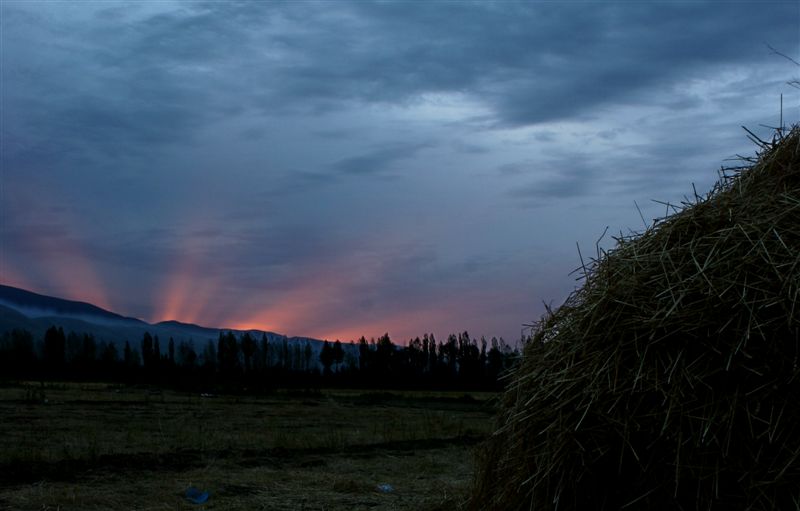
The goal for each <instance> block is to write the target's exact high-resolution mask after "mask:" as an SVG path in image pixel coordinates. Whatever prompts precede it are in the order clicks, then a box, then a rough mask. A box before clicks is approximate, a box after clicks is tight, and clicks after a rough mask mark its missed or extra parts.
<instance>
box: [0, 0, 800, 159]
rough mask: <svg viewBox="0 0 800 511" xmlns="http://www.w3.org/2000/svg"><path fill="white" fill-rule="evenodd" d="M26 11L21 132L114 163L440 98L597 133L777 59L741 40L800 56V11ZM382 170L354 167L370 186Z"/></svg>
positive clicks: (17, 19)
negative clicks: (598, 124) (637, 111)
mask: <svg viewBox="0 0 800 511" xmlns="http://www.w3.org/2000/svg"><path fill="white" fill-rule="evenodd" d="M16 5H17V4H10V3H9V5H8V6H7V7H6V8H5V9H4V15H5V16H6V18H7V21H6V30H5V33H6V35H4V43H5V50H4V53H3V59H4V65H5V73H6V75H5V85H6V92H5V93H4V94H5V95H6V98H7V102H6V110H7V112H6V115H7V118H8V119H10V120H12V121H17V120H19V121H20V123H21V124H22V125H24V126H25V127H24V128H22V129H23V130H26V131H27V133H28V134H29V135H30V136H31V137H34V138H47V139H50V140H56V141H58V142H57V143H58V144H59V145H63V146H66V147H67V148H69V149H72V150H75V151H80V152H82V153H85V152H95V151H97V152H104V153H106V154H107V155H120V154H122V155H124V154H129V153H131V152H135V151H145V148H147V149H146V150H147V151H152V150H153V149H154V148H155V147H157V146H159V145H161V144H170V143H177V142H181V141H186V140H188V139H191V136H192V134H194V133H195V131H196V130H197V129H198V127H202V126H203V125H205V124H206V123H208V122H211V121H212V120H213V119H216V118H222V117H226V116H233V115H236V114H237V113H239V112H242V111H244V110H246V109H250V108H254V107H255V108H259V109H260V111H261V112H262V113H263V114H264V115H273V114H275V113H277V112H281V111H286V110H287V109H288V110H289V111H306V112H314V111H320V110H324V109H330V108H343V107H345V106H346V105H347V104H348V102H351V101H360V102H367V103H370V102H380V103H398V104H403V103H406V102H409V101H414V98H416V97H419V96H420V95H422V94H425V93H435V92H465V93H467V94H470V95H473V96H474V97H475V98H476V99H478V100H479V101H481V102H483V103H485V104H486V105H487V106H488V107H490V108H491V109H492V111H493V112H494V115H495V117H496V121H497V122H498V123H499V124H500V125H524V124H532V123H542V122H546V121H549V120H553V119H563V118H568V117H574V116H585V115H588V114H589V113H591V112H592V110H593V109H594V108H595V107H597V106H599V105H608V104H613V103H615V102H620V103H637V102H640V103H648V102H651V101H653V100H654V98H653V97H652V93H653V87H656V89H658V88H659V87H668V86H669V85H672V84H675V83H678V82H680V81H681V80H684V79H687V78H689V77H691V76H692V74H693V73H697V72H699V71H707V70H708V69H707V68H708V67H709V66H711V67H715V68H722V67H724V66H726V65H730V64H737V63H744V62H758V61H763V60H765V59H768V58H770V57H769V51H768V50H767V49H766V47H765V46H762V45H760V44H758V43H760V42H758V43H756V44H754V41H752V40H750V39H748V38H747V37H742V34H746V33H754V32H756V33H758V32H766V33H768V34H769V37H770V38H771V39H772V40H771V41H769V42H770V43H772V44H773V45H774V46H777V47H779V48H780V47H788V48H787V51H789V52H791V51H793V49H794V46H796V40H797V34H796V26H797V24H792V23H787V22H785V20H787V19H795V20H798V22H800V12H799V10H800V7H798V5H797V3H796V2H767V3H763V4H762V3H758V4H757V3H742V2H735V3H719V2H707V3H702V2H690V3H687V2H680V3H676V4H667V3H655V4H642V3H630V2H625V3H619V4H612V5H605V4H587V3H575V4H566V5H561V4H558V5H556V4H554V3H513V2H507V3H500V4H471V3H466V2H459V3H442V4H439V3H425V4H420V3H410V2H398V3H380V4H378V3H366V2H354V3H337V4H336V8H335V9H334V8H332V4H329V3H321V4H318V5H312V4H308V3H269V4H266V3H244V4H239V3H235V4H230V5H229V4H227V3H222V2H216V3H210V4H203V3H191V4H177V5H176V6H175V7H174V8H172V9H167V10H166V12H159V13H154V14H150V15H148V14H142V15H139V16H138V17H136V18H135V19H128V17H129V16H131V13H135V12H136V9H134V8H132V7H128V8H125V9H121V8H118V7H112V8H110V9H103V10H101V11H100V12H99V13H97V15H96V16H97V17H100V19H101V21H102V22H101V23H90V22H91V20H90V19H89V20H86V19H79V20H75V21H73V22H70V20H69V19H67V20H65V21H63V22H62V21H61V20H58V19H52V18H53V17H52V16H50V17H48V16H46V15H45V14H43V13H39V14H38V15H37V14H29V13H26V12H24V11H20V10H18V9H17V8H16ZM765 29H768V30H765ZM25 31H32V33H33V34H35V35H36V36H38V37H39V38H40V39H41V40H39V41H38V48H39V49H41V50H44V49H45V46H44V43H43V40H45V39H48V40H54V41H56V44H55V45H49V46H47V52H45V51H41V52H38V53H36V54H35V55H32V52H33V51H35V50H36V49H37V45H34V48H31V49H28V48H25V47H24V41H25V39H24V38H23V37H22V35H21V34H22V33H24V32H25ZM765 42H766V41H765ZM48 54H50V55H51V56H50V57H48V56H47V55H48ZM30 57H32V58H30ZM33 130H35V131H36V132H37V133H32V131H33ZM386 154H387V156H388V157H389V158H392V157H393V155H394V153H393V152H392V151H387V153H386ZM379 156H380V154H375V155H374V156H372V157H373V158H374V157H379ZM13 157H14V155H11V158H13ZM370 158H371V157H370V156H369V155H366V156H364V159H363V160H359V159H354V160H352V161H350V162H343V165H342V167H345V166H347V165H345V164H346V163H350V164H351V165H350V166H349V167H348V168H350V169H352V170H353V172H356V173H358V172H359V169H362V170H364V169H367V168H368V167H369V166H370V164H371V163H372V161H371V159H370ZM371 168H375V166H374V165H372V167H371Z"/></svg>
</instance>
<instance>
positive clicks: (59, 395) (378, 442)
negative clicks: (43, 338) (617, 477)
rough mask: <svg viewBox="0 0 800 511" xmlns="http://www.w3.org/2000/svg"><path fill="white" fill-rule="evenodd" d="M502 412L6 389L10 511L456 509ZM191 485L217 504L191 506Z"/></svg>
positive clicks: (2, 464)
mask: <svg viewBox="0 0 800 511" xmlns="http://www.w3.org/2000/svg"><path fill="white" fill-rule="evenodd" d="M493 404H494V401H493V396H492V395H491V394H471V395H468V396H465V395H464V394H463V393H432V392H397V393H394V392H393V393H383V392H364V391H346V390H331V391H322V392H291V391H276V392H275V393H272V394H269V395H266V396H216V397H202V396H200V395H199V394H188V393H177V392H171V391H163V392H161V391H160V390H158V389H153V388H145V387H140V388H134V387H119V386H108V385H101V384H67V385H62V384H56V385H49V386H45V388H44V389H41V388H40V387H39V385H38V384H29V385H18V386H7V387H2V388H0V418H2V420H0V438H2V443H0V509H20V510H28V509H30V510H34V509H35V510H39V511H42V510H47V509H53V510H55V509H60V510H66V509H141V510H146V509H153V510H155V509H159V510H161V509H275V510H295V509H308V510H335V509H342V510H344V509H374V510H381V509H431V510H432V509H441V508H444V507H447V508H448V509H451V508H454V507H456V505H457V504H458V503H459V502H460V500H461V499H462V498H463V494H464V490H465V488H466V486H467V485H468V484H469V482H470V478H471V477H472V470H473V468H472V462H473V449H474V446H475V445H476V444H477V443H478V442H479V441H480V440H481V439H482V438H484V437H485V436H486V435H487V434H488V433H489V431H490V429H491V417H492V414H493V411H494V410H493ZM383 484H388V485H391V487H392V490H391V491H389V492H381V491H380V490H379V489H378V486H379V485H383ZM189 486H195V487H197V488H200V489H202V490H208V491H209V492H210V494H211V497H210V499H209V500H208V502H207V503H206V504H204V505H195V504H192V503H190V502H188V501H187V500H186V499H185V498H184V497H183V492H184V491H185V490H186V488H187V487H189Z"/></svg>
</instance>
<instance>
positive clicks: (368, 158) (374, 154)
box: [333, 144, 430, 176]
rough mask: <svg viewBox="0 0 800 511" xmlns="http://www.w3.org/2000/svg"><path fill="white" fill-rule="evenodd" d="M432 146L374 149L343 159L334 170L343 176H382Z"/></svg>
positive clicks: (402, 145) (415, 145)
mask: <svg viewBox="0 0 800 511" xmlns="http://www.w3.org/2000/svg"><path fill="white" fill-rule="evenodd" d="M427 147H430V144H400V145H393V146H389V147H381V148H377V149H374V150H372V151H370V152H368V153H364V154H359V155H357V156H350V157H348V158H343V159H341V160H339V161H337V162H336V163H334V164H333V168H334V170H336V171H337V172H340V173H342V174H349V175H354V176H363V175H368V174H382V173H385V172H386V171H387V170H389V169H391V168H392V167H393V166H394V164H395V163H396V162H398V161H402V160H407V159H409V158H413V157H414V156H415V155H416V154H417V153H418V152H419V151H421V150H422V149H425V148H427Z"/></svg>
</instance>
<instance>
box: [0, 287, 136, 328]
mask: <svg viewBox="0 0 800 511" xmlns="http://www.w3.org/2000/svg"><path fill="white" fill-rule="evenodd" d="M0 305H5V306H7V307H10V308H12V309H14V310H16V311H18V312H20V313H22V314H24V315H26V316H28V317H41V316H57V317H62V318H74V319H84V320H87V321H91V322H93V323H120V322H123V323H141V324H146V323H144V322H143V321H141V320H138V319H135V318H128V317H125V316H121V315H119V314H115V313H113V312H109V311H107V310H105V309H101V308H100V307H98V306H96V305H92V304H91V303H86V302H77V301H73V300H64V299H63V298H55V297H53V296H45V295H40V294H38V293H33V292H31V291H27V290H25V289H20V288H17V287H11V286H4V285H2V284H0Z"/></svg>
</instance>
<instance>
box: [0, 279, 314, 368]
mask: <svg viewBox="0 0 800 511" xmlns="http://www.w3.org/2000/svg"><path fill="white" fill-rule="evenodd" d="M51 326H56V327H61V328H63V329H64V332H67V333H69V332H76V333H78V334H83V333H89V334H92V335H93V336H94V337H95V339H96V340H98V341H105V342H113V343H114V344H116V345H118V346H120V347H122V346H124V345H125V342H126V341H128V342H130V344H131V346H133V347H134V348H138V346H139V343H140V341H141V340H142V337H143V336H144V334H145V332H149V333H150V334H151V335H157V336H158V337H159V338H160V339H161V340H162V342H166V341H167V340H168V339H169V338H172V339H174V341H175V342H176V343H178V342H182V341H185V342H190V343H192V344H193V345H194V347H195V349H196V350H198V351H199V350H202V348H203V346H204V345H205V344H206V343H207V342H208V341H212V342H216V341H217V338H218V337H219V333H220V331H226V332H227V331H233V332H236V333H237V334H242V333H244V332H245V331H244V330H236V329H230V328H209V327H205V326H200V325H195V324H192V323H181V322H179V321H174V320H172V321H162V322H160V323H155V324H151V323H147V322H145V321H142V320H140V319H136V318H131V317H127V316H122V315H120V314H117V313H114V312H110V311H107V310H105V309H103V308H101V307H98V306H96V305H92V304H90V303H86V302H77V301H72V300H64V299H62V298H56V297H53V296H45V295H40V294H37V293H33V292H31V291H27V290H25V289H20V288H16V287H11V286H5V285H0V335H2V334H3V333H5V332H8V331H10V330H13V329H15V328H16V329H23V330H28V331H29V332H31V333H32V334H33V336H34V338H35V339H42V338H43V337H44V333H45V331H46V330H47V329H48V328H50V327H51ZM247 331H248V332H250V334H251V335H253V336H254V337H255V338H256V339H257V340H258V339H261V337H262V335H264V336H266V337H267V340H268V341H269V342H270V344H273V343H282V342H283V341H284V340H285V341H286V342H287V344H288V345H289V346H293V345H295V344H302V345H305V343H306V342H309V343H310V345H311V347H312V350H313V352H314V356H315V358H316V356H317V355H318V353H319V350H320V349H321V345H322V341H321V340H319V339H313V338H310V337H288V336H286V335H282V334H278V333H275V332H266V331H262V330H247Z"/></svg>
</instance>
